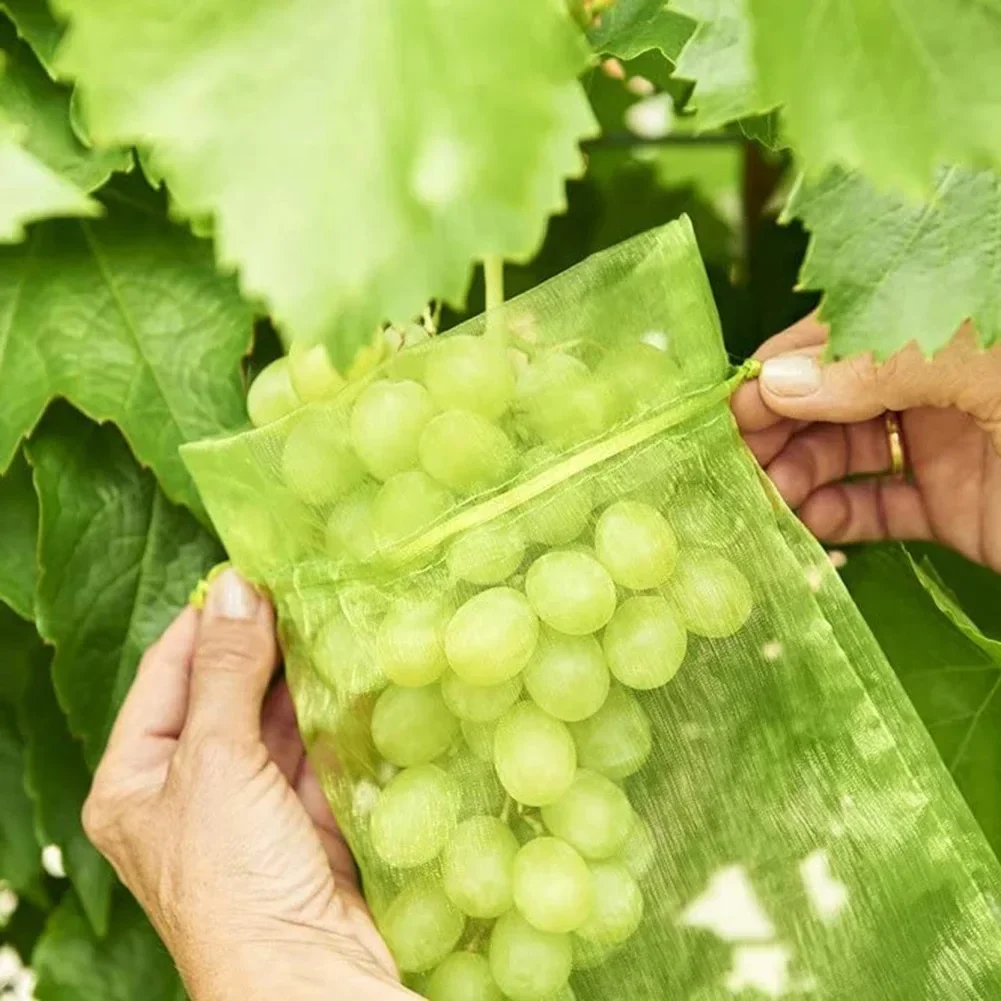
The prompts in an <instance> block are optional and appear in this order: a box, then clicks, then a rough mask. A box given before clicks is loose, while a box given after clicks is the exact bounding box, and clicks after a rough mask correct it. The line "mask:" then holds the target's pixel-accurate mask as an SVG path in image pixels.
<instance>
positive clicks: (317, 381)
mask: <svg viewBox="0 0 1001 1001" xmlns="http://www.w3.org/2000/svg"><path fill="white" fill-rule="evenodd" d="M288 371H289V375H290V376H291V378H292V386H293V388H294V389H295V391H296V393H297V394H298V395H299V398H300V399H301V400H302V401H303V403H314V402H316V401H317V400H324V399H329V398H330V397H332V396H336V395H337V394H338V393H339V392H340V391H341V390H342V389H343V388H344V385H345V383H344V377H343V376H342V375H341V373H340V372H338V371H337V369H336V368H334V366H333V364H332V363H331V361H330V355H328V354H327V349H326V348H325V347H324V346H323V345H322V344H313V345H312V346H310V347H304V346H303V345H302V344H301V343H300V342H298V341H296V343H295V344H293V345H292V349H291V350H290V351H289V355H288Z"/></svg>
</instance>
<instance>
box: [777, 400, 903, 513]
mask: <svg viewBox="0 0 1001 1001" xmlns="http://www.w3.org/2000/svg"><path fill="white" fill-rule="evenodd" d="M890 462H891V458H890V447H889V442H888V440H887V437H886V427H885V425H884V423H883V421H882V420H872V421H863V422H862V423H860V424H811V425H810V426H809V427H808V428H807V429H806V430H805V431H801V432H800V433H799V434H797V435H794V436H793V437H792V438H791V439H790V440H789V442H788V444H787V445H786V446H785V447H784V448H783V449H782V451H781V452H779V453H778V455H777V456H776V457H775V458H774V459H773V460H772V461H771V462H770V463H768V465H767V470H766V471H767V473H768V475H769V477H770V478H771V480H772V482H773V483H774V484H775V486H776V488H777V489H778V492H779V493H780V494H781V495H782V497H783V498H784V499H785V502H786V503H787V504H788V505H789V506H790V507H793V508H797V507H799V506H800V504H802V503H803V502H804V501H805V500H806V499H807V497H809V496H810V494H812V493H813V492H814V491H815V490H816V489H817V488H818V487H822V486H824V484H827V483H834V482H835V481H836V480H843V479H844V478H845V477H846V476H861V475H866V474H871V473H882V472H885V471H886V470H887V469H889V468H890Z"/></svg>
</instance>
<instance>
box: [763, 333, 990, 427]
mask: <svg viewBox="0 0 1001 1001" xmlns="http://www.w3.org/2000/svg"><path fill="white" fill-rule="evenodd" d="M824 350H825V346H824V345H823V344H819V345H813V346H811V347H804V348H802V349H799V350H795V351H791V352H788V353H785V354H780V355H777V356H775V357H773V358H769V359H768V360H767V361H765V362H764V364H763V365H762V367H761V375H760V377H759V392H760V393H761V398H762V400H763V401H764V402H765V404H766V405H767V406H768V407H769V409H771V410H773V411H774V412H775V413H777V414H781V415H782V416H784V417H790V418H793V419H795V420H804V421H832V422H835V423H848V422H854V421H863V420H867V419H869V418H870V417H877V416H879V415H880V414H882V413H883V412H884V411H887V410H909V409H911V408H912V407H957V408H959V409H960V410H963V411H964V412H966V413H968V414H970V415H971V416H972V417H974V418H976V419H977V420H979V421H981V422H983V423H984V424H992V423H995V422H996V421H997V419H998V416H999V414H998V411H999V410H1001V392H999V390H998V386H999V385H1001V382H999V380H1001V352H998V351H996V350H995V351H984V350H983V349H981V348H980V347H979V346H978V345H977V342H976V339H975V337H974V335H973V331H972V329H970V328H969V327H967V328H964V329H963V330H961V331H960V333H959V334H957V335H956V337H955V338H954V339H953V341H952V342H951V343H950V344H949V345H948V347H946V348H945V349H944V350H943V351H941V352H939V353H938V354H937V355H935V356H934V357H933V358H926V357H925V356H924V355H923V354H922V353H921V350H920V348H918V346H917V345H916V344H913V343H912V344H910V345H908V346H907V347H906V348H904V349H903V350H902V351H900V352H898V353H897V354H895V355H893V356H891V357H890V358H889V359H887V361H885V362H882V363H879V364H877V363H876V362H875V361H873V359H872V356H871V355H860V356H857V357H854V358H850V359H848V360H846V361H840V362H833V363H829V364H825V363H824V362H823V361H822V355H823V353H824Z"/></svg>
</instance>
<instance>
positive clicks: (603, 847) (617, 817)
mask: <svg viewBox="0 0 1001 1001" xmlns="http://www.w3.org/2000/svg"><path fill="white" fill-rule="evenodd" d="M542 819H543V820H544V821H545V823H546V827H548V828H549V830H550V831H551V832H552V833H553V834H555V835H556V836H557V837H560V838H563V840H564V841H567V842H569V843H570V844H571V845H573V847H574V848H576V849H577V851H579V852H580V853H581V855H583V856H584V858H586V859H592V860H595V859H606V858H611V857H612V856H613V855H615V854H616V853H617V852H619V851H620V850H621V849H622V846H623V845H624V844H625V842H626V838H628V837H629V834H630V832H631V831H632V824H633V808H632V807H631V806H630V805H629V800H628V799H626V794H625V793H624V792H623V791H622V790H621V789H620V788H619V787H618V786H617V785H616V784H615V783H614V782H612V781H611V780H610V779H607V778H605V776H604V775H600V774H599V773H598V772H592V771H590V770H589V769H587V768H580V769H578V770H577V774H576V775H575V776H574V780H573V785H571V786H570V788H569V789H568V790H567V791H566V793H564V795H563V796H561V797H560V798H559V799H558V800H557V801H556V802H555V803H551V804H550V805H549V806H546V807H543V809H542Z"/></svg>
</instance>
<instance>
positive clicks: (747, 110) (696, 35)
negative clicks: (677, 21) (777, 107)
mask: <svg viewBox="0 0 1001 1001" xmlns="http://www.w3.org/2000/svg"><path fill="white" fill-rule="evenodd" d="M674 6H675V8H676V9H677V10H679V11H681V12H682V13H684V14H686V15H687V16H688V17H690V18H691V19H692V20H693V21H694V22H695V30H694V32H693V33H692V36H691V38H690V39H689V40H688V44H687V45H686V46H685V48H684V49H683V50H682V52H681V54H680V56H679V57H678V60H677V64H678V65H677V75H678V76H679V77H683V78H684V79H686V80H692V81H694V83H695V91H694V94H693V96H692V104H691V106H692V108H693V109H694V111H695V115H696V124H697V126H698V127H699V128H700V129H702V130H708V129H715V128H719V127H720V126H721V125H725V124H726V123H727V122H732V121H735V120H736V119H740V118H747V117H749V116H752V115H761V114H764V113H765V112H768V111H770V110H771V109H772V108H773V107H774V102H772V103H769V102H768V101H766V100H765V99H764V98H763V97H762V96H761V95H760V93H759V90H758V82H757V71H756V69H755V66H754V51H753V40H752V28H751V23H750V21H749V19H748V15H747V10H746V6H747V0H677V2H676V3H675V5H674Z"/></svg>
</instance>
